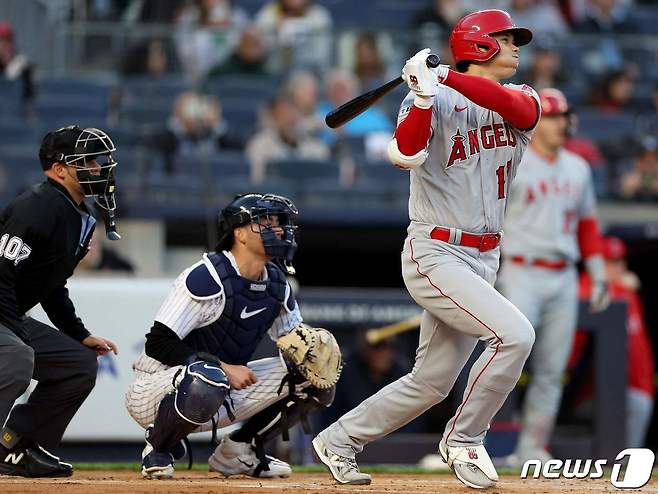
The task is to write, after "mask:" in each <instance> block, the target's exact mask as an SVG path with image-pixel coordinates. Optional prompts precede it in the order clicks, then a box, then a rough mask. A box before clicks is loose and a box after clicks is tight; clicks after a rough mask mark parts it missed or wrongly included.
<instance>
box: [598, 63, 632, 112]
mask: <svg viewBox="0 0 658 494" xmlns="http://www.w3.org/2000/svg"><path fill="white" fill-rule="evenodd" d="M634 90H635V82H634V80H633V77H632V76H631V74H630V73H629V72H628V71H626V70H613V71H611V72H609V73H608V74H606V75H605V76H604V77H603V79H602V80H601V81H600V83H599V84H598V85H597V86H596V87H595V88H594V90H593V91H592V94H591V96H590V103H591V104H592V105H593V106H595V107H596V108H598V109H599V110H602V111H605V112H610V113H615V112H619V111H625V110H629V109H630V105H631V102H632V99H633V91H634Z"/></svg>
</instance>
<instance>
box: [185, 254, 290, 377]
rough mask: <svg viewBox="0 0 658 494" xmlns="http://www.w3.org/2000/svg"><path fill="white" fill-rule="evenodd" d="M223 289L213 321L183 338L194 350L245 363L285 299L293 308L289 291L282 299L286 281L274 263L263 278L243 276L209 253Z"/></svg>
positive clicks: (224, 257)
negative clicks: (221, 307)
mask: <svg viewBox="0 0 658 494" xmlns="http://www.w3.org/2000/svg"><path fill="white" fill-rule="evenodd" d="M208 259H210V261H211V262H212V264H213V266H214V267H215V270H216V271H217V274H218V275H219V277H220V279H221V282H222V286H223V288H224V297H225V298H226V302H225V305H224V312H222V315H221V316H220V317H219V319H218V320H217V321H215V322H214V323H212V324H210V325H208V326H206V327H203V328H198V329H196V330H194V331H192V332H191V333H190V334H189V335H187V336H186V337H185V338H184V339H183V341H184V342H185V343H186V344H187V345H189V346H191V347H192V348H194V349H195V350H197V351H204V352H209V353H212V354H213V355H216V356H217V357H219V358H220V359H221V360H222V361H224V362H226V363H228V364H236V365H237V364H239V365H244V364H246V363H247V362H248V361H249V359H250V358H251V356H252V354H253V353H254V351H255V350H256V347H257V346H258V343H259V342H260V340H261V338H262V337H263V335H264V334H265V333H266V332H267V330H268V329H270V327H271V326H272V323H273V322H274V320H275V319H276V317H277V316H278V315H279V313H280V311H281V306H282V304H283V303H284V301H285V302H287V304H288V306H292V307H294V304H295V302H294V298H293V295H292V293H291V294H290V296H289V297H288V300H285V295H286V285H287V281H286V278H285V276H284V274H283V272H282V271H281V270H280V269H279V268H277V267H276V266H275V265H274V264H272V263H268V264H267V275H268V279H267V280H266V281H259V282H254V281H251V280H248V279H246V278H243V277H242V276H240V275H238V273H237V272H236V271H235V269H234V268H233V266H232V265H231V262H230V261H229V260H228V259H227V258H226V256H224V255H222V254H211V255H209V256H208Z"/></svg>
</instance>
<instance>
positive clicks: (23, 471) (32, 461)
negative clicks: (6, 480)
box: [0, 443, 73, 477]
mask: <svg viewBox="0 0 658 494" xmlns="http://www.w3.org/2000/svg"><path fill="white" fill-rule="evenodd" d="M0 475H17V476H20V477H70V476H71V475H73V467H72V466H71V465H70V464H69V463H64V462H61V461H59V458H58V457H56V456H55V455H52V454H50V453H49V452H48V451H46V450H45V449H43V448H42V447H41V446H39V445H38V444H36V443H33V444H30V445H29V446H23V447H15V448H13V449H6V448H4V447H2V446H0Z"/></svg>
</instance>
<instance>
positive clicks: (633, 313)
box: [569, 237, 656, 448]
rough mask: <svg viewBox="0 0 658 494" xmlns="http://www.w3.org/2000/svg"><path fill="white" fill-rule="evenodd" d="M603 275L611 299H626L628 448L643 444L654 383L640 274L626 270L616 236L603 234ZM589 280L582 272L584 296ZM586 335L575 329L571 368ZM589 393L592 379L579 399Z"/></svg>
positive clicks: (653, 395) (583, 348)
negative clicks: (638, 275) (605, 278)
mask: <svg viewBox="0 0 658 494" xmlns="http://www.w3.org/2000/svg"><path fill="white" fill-rule="evenodd" d="M603 254H604V257H605V268H606V276H607V279H608V283H609V290H610V294H611V296H612V300H613V301H619V302H625V303H626V304H627V312H626V331H627V333H628V339H627V351H626V355H627V365H628V372H627V388H626V445H625V447H627V448H641V447H643V446H644V442H645V439H646V433H647V430H648V428H649V424H650V422H651V415H652V412H653V405H654V397H655V394H656V387H655V383H654V372H655V369H654V357H653V351H652V347H651V338H650V336H649V332H648V328H647V325H646V321H645V318H644V309H643V307H642V302H641V300H640V297H639V296H638V293H637V292H638V290H639V288H640V281H639V278H638V277H637V276H636V275H635V273H633V272H631V271H629V270H628V268H627V265H626V246H625V245H624V243H623V242H622V241H621V240H620V239H619V238H616V237H606V238H605V239H604V242H603ZM590 290H591V281H590V279H589V278H588V277H587V276H586V275H583V276H582V277H581V280H580V296H581V298H584V299H585V300H587V298H588V297H589V292H590ZM588 342H589V335H588V334H587V333H586V332H584V331H577V332H576V337H575V339H574V345H573V350H572V354H571V357H570V365H569V367H570V368H573V367H574V364H575V362H576V361H578V360H579V359H580V358H581V355H583V354H586V352H585V348H586V345H587V344H588ZM590 396H591V382H589V383H588V384H587V385H586V386H585V387H584V390H583V391H582V393H581V400H582V399H583V398H589V397H590Z"/></svg>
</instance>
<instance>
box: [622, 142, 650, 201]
mask: <svg viewBox="0 0 658 494" xmlns="http://www.w3.org/2000/svg"><path fill="white" fill-rule="evenodd" d="M657 148H658V143H657V141H656V138H655V137H653V136H647V137H645V138H644V139H642V141H641V143H640V149H639V152H638V153H637V154H636V155H635V156H634V158H633V162H632V163H631V164H630V166H628V167H627V170H626V171H623V172H622V174H621V179H620V183H619V192H620V195H621V196H622V197H623V198H624V199H635V200H656V199H658V149H657ZM622 169H623V167H622Z"/></svg>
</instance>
